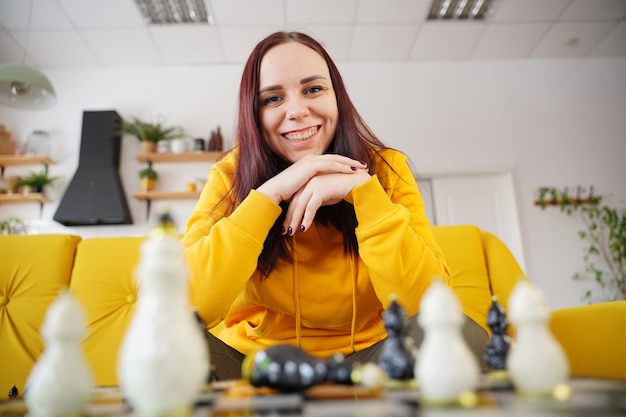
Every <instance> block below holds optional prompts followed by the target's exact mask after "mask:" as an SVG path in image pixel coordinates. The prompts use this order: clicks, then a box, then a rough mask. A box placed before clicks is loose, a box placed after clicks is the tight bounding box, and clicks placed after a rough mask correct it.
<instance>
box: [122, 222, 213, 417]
mask: <svg viewBox="0 0 626 417" xmlns="http://www.w3.org/2000/svg"><path fill="white" fill-rule="evenodd" d="M168 219H169V217H168ZM168 227H170V226H168V225H167V224H165V223H163V220H162V221H161V224H160V227H159V228H156V229H155V231H154V232H153V236H152V237H150V238H149V239H147V240H146V241H145V242H143V243H142V245H141V258H140V261H139V264H138V266H137V270H136V278H137V283H138V297H137V305H136V308H135V312H134V314H133V318H132V320H131V322H130V324H129V327H128V329H127V332H126V335H125V337H124V340H123V342H122V347H121V349H120V356H119V360H118V375H119V377H120V387H121V389H122V395H123V396H124V398H126V399H127V400H128V401H129V403H130V405H131V406H132V407H133V409H134V410H135V411H136V412H137V413H139V414H152V415H158V414H167V413H172V412H181V411H182V412H184V411H185V410H188V409H189V408H190V407H192V406H193V404H194V402H195V400H196V398H197V397H198V394H199V393H200V391H201V389H202V387H203V385H204V384H205V383H206V380H207V376H208V370H209V360H208V353H207V350H206V349H207V347H206V342H205V340H204V337H203V335H202V333H201V330H200V328H199V327H198V323H197V320H196V319H195V317H194V315H193V312H192V310H191V308H190V305H189V301H188V282H187V280H188V275H187V268H186V265H185V263H184V260H183V256H182V246H181V242H180V241H179V239H177V238H176V237H175V236H173V235H172V233H171V230H170V231H169V232H168V230H167V229H168Z"/></svg>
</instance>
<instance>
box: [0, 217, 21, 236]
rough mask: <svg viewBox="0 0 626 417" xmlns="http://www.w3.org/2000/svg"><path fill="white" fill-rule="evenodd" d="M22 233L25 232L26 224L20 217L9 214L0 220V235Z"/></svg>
mask: <svg viewBox="0 0 626 417" xmlns="http://www.w3.org/2000/svg"><path fill="white" fill-rule="evenodd" d="M24 234H26V224H25V223H24V222H23V221H22V219H20V218H17V217H15V216H10V217H9V218H8V219H6V220H2V221H0V235H24Z"/></svg>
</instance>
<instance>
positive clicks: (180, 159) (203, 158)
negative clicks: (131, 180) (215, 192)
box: [133, 152, 223, 217]
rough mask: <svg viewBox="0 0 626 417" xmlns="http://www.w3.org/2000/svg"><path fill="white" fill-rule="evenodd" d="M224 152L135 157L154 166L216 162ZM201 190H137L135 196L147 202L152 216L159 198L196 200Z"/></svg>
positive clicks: (156, 154)
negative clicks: (155, 202) (152, 205)
mask: <svg viewBox="0 0 626 417" xmlns="http://www.w3.org/2000/svg"><path fill="white" fill-rule="evenodd" d="M222 154H223V152H187V153H178V154H176V153H139V154H137V155H135V158H136V159H137V160H138V161H139V162H142V163H147V164H148V166H150V167H151V166H152V165H153V164H157V163H189V162H214V161H217V159H218V158H219V157H220V155H222ZM200 191H201V190H196V191H137V192H135V193H133V197H135V198H136V199H137V200H140V201H145V202H146V203H147V212H146V216H147V217H149V216H150V205H151V202H152V201H157V200H195V199H198V197H200Z"/></svg>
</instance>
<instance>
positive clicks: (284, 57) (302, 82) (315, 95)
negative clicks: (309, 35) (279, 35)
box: [257, 42, 339, 163]
mask: <svg viewBox="0 0 626 417" xmlns="http://www.w3.org/2000/svg"><path fill="white" fill-rule="evenodd" d="M257 100H258V104H259V119H260V121H261V131H262V133H263V139H264V140H265V142H266V143H267V144H268V146H269V147H270V149H272V151H273V152H274V153H276V154H277V155H279V156H280V157H281V158H283V159H284V160H286V161H289V162H291V163H293V162H296V161H298V160H299V159H301V158H302V157H304V156H306V155H311V154H315V155H321V154H323V153H324V151H326V149H327V148H328V146H329V145H330V142H332V140H333V138H334V136H335V131H336V129H337V118H338V116H339V110H338V108H337V98H336V97H335V90H334V89H333V84H332V81H331V79H330V72H329V70H328V65H326V61H324V58H322V57H321V56H320V55H319V54H318V53H317V52H315V51H314V50H313V49H311V48H309V47H307V46H305V45H302V44H300V43H297V42H288V43H284V44H281V45H278V46H276V47H274V48H272V49H270V50H269V51H268V52H267V53H266V54H265V56H264V57H263V59H262V60H261V68H260V73H259V91H258V97H257Z"/></svg>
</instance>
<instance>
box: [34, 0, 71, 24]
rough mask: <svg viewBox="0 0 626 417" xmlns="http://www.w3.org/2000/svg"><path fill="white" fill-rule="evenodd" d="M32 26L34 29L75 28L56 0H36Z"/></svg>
mask: <svg viewBox="0 0 626 417" xmlns="http://www.w3.org/2000/svg"><path fill="white" fill-rule="evenodd" d="M30 28H31V29H34V30H40V29H43V30H53V29H68V30H69V29H74V27H73V26H72V22H70V20H69V19H68V18H67V15H66V14H65V12H64V11H63V9H62V8H61V7H60V6H59V3H57V2H56V1H55V0H34V2H33V16H32V20H31V23H30Z"/></svg>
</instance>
